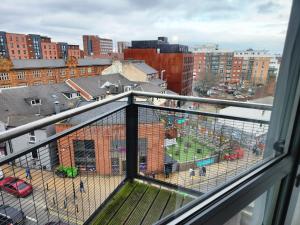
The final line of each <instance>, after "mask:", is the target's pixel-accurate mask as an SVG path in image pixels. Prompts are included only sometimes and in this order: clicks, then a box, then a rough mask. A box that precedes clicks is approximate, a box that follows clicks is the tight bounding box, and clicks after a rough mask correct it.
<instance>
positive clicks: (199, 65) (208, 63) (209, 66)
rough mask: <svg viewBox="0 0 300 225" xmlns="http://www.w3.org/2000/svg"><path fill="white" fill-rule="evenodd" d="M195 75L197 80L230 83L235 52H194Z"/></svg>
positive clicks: (216, 50) (214, 50)
mask: <svg viewBox="0 0 300 225" xmlns="http://www.w3.org/2000/svg"><path fill="white" fill-rule="evenodd" d="M193 54H194V69H193V75H194V78H195V79H196V80H198V79H201V80H204V79H205V80H215V81H221V82H225V83H226V82H229V81H230V79H231V71H232V59H233V52H230V51H224V50H218V49H201V50H199V51H197V52H194V53H193Z"/></svg>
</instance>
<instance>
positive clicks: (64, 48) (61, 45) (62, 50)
mask: <svg viewBox="0 0 300 225" xmlns="http://www.w3.org/2000/svg"><path fill="white" fill-rule="evenodd" d="M56 46H57V52H58V58H60V59H67V58H68V48H69V45H68V43H66V42H58V43H57V44H56Z"/></svg>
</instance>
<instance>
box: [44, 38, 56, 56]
mask: <svg viewBox="0 0 300 225" xmlns="http://www.w3.org/2000/svg"><path fill="white" fill-rule="evenodd" d="M41 47H42V55H43V59H58V52H57V46H56V43H53V42H51V38H48V37H42V41H41Z"/></svg>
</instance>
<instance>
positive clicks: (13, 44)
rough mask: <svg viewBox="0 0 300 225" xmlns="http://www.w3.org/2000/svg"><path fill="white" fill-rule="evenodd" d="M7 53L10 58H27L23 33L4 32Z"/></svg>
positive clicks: (26, 45) (28, 53) (27, 53)
mask: <svg viewBox="0 0 300 225" xmlns="http://www.w3.org/2000/svg"><path fill="white" fill-rule="evenodd" d="M6 44H7V49H8V55H9V57H10V58H11V59H29V58H30V52H29V48H28V44H27V41H26V35H25V34H14V33H6Z"/></svg>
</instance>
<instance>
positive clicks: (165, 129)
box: [0, 92, 274, 224]
mask: <svg viewBox="0 0 300 225" xmlns="http://www.w3.org/2000/svg"><path fill="white" fill-rule="evenodd" d="M149 98H163V99H166V100H167V101H166V106H155V105H150V104H148V103H147V99H149ZM184 102H185V103H186V104H185V105H186V106H187V107H186V108H183V107H175V106H178V105H182V104H183V103H184ZM188 106H189V107H188ZM243 109H247V110H246V111H245V110H243ZM271 109H272V107H271V106H270V105H264V104H254V103H242V102H236V101H226V100H215V99H207V98H197V97H186V96H175V95H174V96H173V95H163V94H153V93H144V92H128V93H123V94H120V95H116V96H114V97H112V98H111V99H106V100H102V101H99V102H93V103H90V104H87V105H84V106H81V107H79V108H76V109H73V110H69V111H66V112H62V113H60V114H57V115H53V116H50V117H47V118H44V119H41V120H38V121H35V122H32V123H29V124H26V125H23V126H20V127H17V128H14V129H10V130H7V131H6V132H3V133H1V134H0V144H1V146H3V147H2V149H3V152H4V151H5V152H6V154H7V156H5V157H3V158H2V159H1V160H0V167H1V170H2V173H3V177H4V178H3V179H2V180H1V181H0V186H1V192H0V194H1V198H0V204H1V205H6V206H10V207H12V208H14V209H15V210H16V211H18V212H20V213H19V214H18V216H15V217H18V218H11V219H16V220H21V219H22V217H24V218H23V219H24V220H26V221H27V223H29V224H31V223H32V224H46V223H48V222H51V221H63V222H65V223H67V224H84V223H85V224H109V223H111V224H151V223H156V222H157V223H161V222H163V221H170V220H172V219H174V218H175V216H174V215H176V216H179V215H182V214H183V213H185V212H187V211H188V210H190V209H191V207H192V206H193V202H198V203H199V201H201V199H202V198H203V197H205V196H209V195H210V194H212V193H214V192H215V191H217V190H220V188H222V186H223V185H225V184H226V183H228V182H232V181H234V180H235V179H236V178H237V177H238V176H239V175H241V174H243V173H244V172H246V171H251V170H253V168H255V166H256V165H258V164H261V163H262V162H264V161H267V160H270V159H271V158H273V157H274V154H273V152H272V151H270V150H269V149H267V148H266V147H265V141H266V136H267V133H268V128H269V125H268V123H269V120H268V119H269V116H270V113H271ZM237 112H241V113H242V115H237ZM245 112H247V114H248V115H247V114H245ZM257 115H258V116H257ZM32 137H34V138H32ZM133 181H134V182H133ZM120 193H121V194H120ZM112 206H113V207H112ZM0 210H1V209H0ZM8 211H9V210H6V211H5V209H4V214H7V215H8V214H9V212H8ZM21 212H22V213H21ZM1 214H3V212H2V211H1V212H0V215H1ZM23 215H24V216H23ZM0 219H2V220H5V219H9V218H8V217H5V216H3V218H2V217H0ZM95 221H96V222H95ZM97 221H98V222H97ZM99 221H102V222H99ZM103 221H104V222H103ZM160 221H161V222H160Z"/></svg>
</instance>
